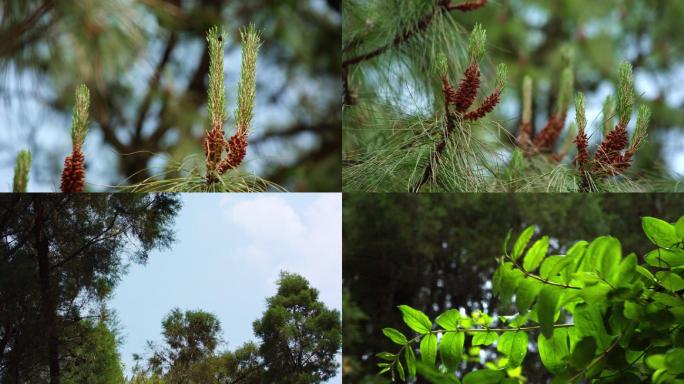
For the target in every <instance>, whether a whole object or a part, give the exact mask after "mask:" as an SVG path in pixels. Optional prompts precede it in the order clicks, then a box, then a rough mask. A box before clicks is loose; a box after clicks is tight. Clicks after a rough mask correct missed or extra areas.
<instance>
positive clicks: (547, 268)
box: [539, 256, 575, 279]
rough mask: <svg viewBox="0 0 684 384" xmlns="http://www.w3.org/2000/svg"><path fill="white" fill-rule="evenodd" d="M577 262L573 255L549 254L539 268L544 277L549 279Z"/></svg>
mask: <svg viewBox="0 0 684 384" xmlns="http://www.w3.org/2000/svg"><path fill="white" fill-rule="evenodd" d="M574 263H575V258H574V257H572V256H549V257H547V258H546V260H545V261H544V263H543V264H542V266H541V269H540V270H539V274H540V276H541V277H542V278H544V279H548V278H550V277H553V276H556V275H558V274H559V273H560V272H561V271H563V270H565V269H566V268H568V267H569V266H571V265H573V264H574Z"/></svg>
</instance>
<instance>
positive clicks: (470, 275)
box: [342, 193, 684, 384]
mask: <svg viewBox="0 0 684 384" xmlns="http://www.w3.org/2000/svg"><path fill="white" fill-rule="evenodd" d="M682 215H684V199H682V198H681V196H680V195H678V194H602V195H580V194H420V195H410V194H354V193H350V194H345V195H344V199H343V215H342V217H343V228H344V233H343V240H342V252H343V253H342V255H343V256H342V278H343V279H342V284H343V301H342V317H343V335H344V340H343V345H344V349H343V367H342V373H343V381H344V382H345V383H346V382H349V383H366V384H368V383H387V382H389V380H388V378H387V376H382V377H379V376H377V372H378V368H377V365H376V364H377V362H378V360H377V358H376V357H375V354H376V353H378V352H383V351H390V352H392V351H394V347H396V345H394V346H393V344H392V342H391V341H390V340H389V339H387V338H386V337H385V336H384V335H383V334H382V328H385V327H393V328H396V329H400V330H403V331H408V328H407V327H406V325H404V324H403V321H402V318H401V312H399V310H398V309H397V306H398V305H401V304H407V305H410V306H412V307H414V308H417V309H420V310H422V311H424V312H425V313H426V314H428V316H430V318H431V319H434V318H435V317H436V316H437V315H439V314H440V313H442V312H444V311H446V310H447V309H451V308H458V309H461V308H463V309H465V310H466V311H467V312H468V313H470V312H472V311H475V310H482V311H484V312H487V313H489V314H492V315H494V314H502V315H510V314H512V313H515V310H513V309H511V308H508V307H507V306H505V305H502V304H501V303H499V301H498V300H497V298H496V297H494V296H493V294H492V291H491V277H492V276H493V274H494V270H495V269H496V266H497V264H496V258H497V257H499V256H501V249H502V248H501V247H502V244H503V241H504V239H505V237H506V234H507V232H508V231H509V230H512V231H513V233H512V236H513V237H514V238H515V237H516V236H517V235H518V234H520V232H521V231H522V230H523V229H524V228H525V227H527V226H529V225H536V226H537V235H535V237H534V238H535V239H536V238H538V236H539V234H540V233H541V234H545V235H548V236H549V238H550V239H551V241H550V244H551V245H550V247H549V254H558V253H559V252H563V251H564V250H566V249H567V248H568V247H569V246H571V245H572V244H574V243H575V242H576V241H578V240H587V241H590V240H592V239H594V238H595V237H598V236H601V235H606V234H610V235H613V236H615V237H617V238H618V239H619V240H620V241H621V243H622V248H623V252H624V253H625V254H626V253H629V252H635V253H636V254H637V256H638V257H640V258H641V257H643V255H644V254H645V253H646V252H647V251H649V250H651V249H652V245H651V243H650V242H649V241H648V239H647V238H646V236H645V235H644V234H643V231H642V229H641V219H640V218H641V217H642V216H654V217H658V218H661V219H663V220H668V221H670V222H673V221H675V220H677V219H678V218H679V217H680V216H682ZM531 345H532V346H531V349H530V350H529V351H528V354H527V357H526V358H525V362H524V365H523V375H524V376H526V377H527V379H528V382H529V383H546V382H549V380H550V376H549V373H548V372H547V371H546V369H544V368H543V367H542V366H541V363H540V360H539V356H538V354H537V352H536V345H535V342H534V341H531ZM467 346H469V344H467ZM495 357H496V349H495V348H491V347H489V348H485V349H483V350H482V351H481V352H480V358H481V360H480V362H479V363H468V364H467V365H464V366H463V367H462V371H461V373H464V372H469V371H471V370H473V369H476V368H482V366H483V365H482V364H483V363H484V362H486V361H493V360H494V359H495ZM459 377H460V375H459ZM418 382H423V381H418Z"/></svg>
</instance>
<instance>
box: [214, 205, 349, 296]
mask: <svg viewBox="0 0 684 384" xmlns="http://www.w3.org/2000/svg"><path fill="white" fill-rule="evenodd" d="M234 196H235V195H234ZM239 196H240V198H239V199H236V198H235V197H231V196H226V197H224V199H223V200H222V203H221V206H222V209H223V211H224V212H225V217H226V218H227V219H228V220H229V221H230V223H231V224H232V225H231V226H233V227H235V228H238V229H239V230H240V231H241V232H242V233H244V235H245V236H244V237H243V241H241V242H240V244H237V245H235V246H234V247H233V249H234V253H233V255H234V257H236V258H238V259H239V260H240V261H241V262H243V263H246V264H248V265H249V266H250V269H252V270H256V271H258V273H259V276H258V279H260V280H262V281H263V284H267V285H268V286H272V287H273V288H272V289H271V291H274V290H275V286H274V284H275V279H274V277H275V276H277V275H278V273H279V272H280V271H281V270H285V271H288V272H293V273H299V274H301V275H303V276H304V277H306V278H307V279H308V280H309V282H310V283H311V284H312V286H314V287H316V288H317V289H318V290H319V291H320V293H321V299H322V300H323V301H324V302H325V303H326V304H327V305H328V306H333V307H335V308H340V306H341V297H342V199H341V195H340V194H331V193H327V194H297V195H288V196H286V195H271V194H261V195H255V196H254V197H251V198H245V195H239ZM255 283H258V282H255Z"/></svg>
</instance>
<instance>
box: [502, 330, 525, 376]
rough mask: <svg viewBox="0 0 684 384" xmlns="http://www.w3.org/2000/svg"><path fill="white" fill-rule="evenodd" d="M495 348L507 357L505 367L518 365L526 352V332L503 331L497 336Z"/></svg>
mask: <svg viewBox="0 0 684 384" xmlns="http://www.w3.org/2000/svg"><path fill="white" fill-rule="evenodd" d="M496 349H497V351H499V352H501V353H503V354H504V355H506V356H507V357H508V364H507V367H509V368H514V367H519V366H520V365H521V364H522V362H523V360H524V359H525V355H526V354H527V333H525V332H522V331H518V332H504V333H503V334H502V335H501V337H499V342H498V344H497V346H496Z"/></svg>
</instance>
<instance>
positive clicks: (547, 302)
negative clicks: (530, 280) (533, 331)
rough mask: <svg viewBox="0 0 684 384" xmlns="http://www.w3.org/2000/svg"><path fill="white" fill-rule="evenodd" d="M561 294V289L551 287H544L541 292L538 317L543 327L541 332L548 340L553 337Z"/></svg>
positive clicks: (538, 302)
mask: <svg viewBox="0 0 684 384" xmlns="http://www.w3.org/2000/svg"><path fill="white" fill-rule="evenodd" d="M561 293H562V291H561V289H560V288H558V287H554V286H551V285H546V286H544V288H542V290H541V292H539V299H538V301H537V317H538V320H539V325H540V326H541V332H542V334H543V335H544V336H546V338H551V336H552V335H553V324H554V317H555V315H556V309H557V307H558V302H559V300H560V295H561Z"/></svg>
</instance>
